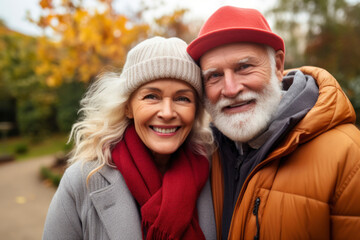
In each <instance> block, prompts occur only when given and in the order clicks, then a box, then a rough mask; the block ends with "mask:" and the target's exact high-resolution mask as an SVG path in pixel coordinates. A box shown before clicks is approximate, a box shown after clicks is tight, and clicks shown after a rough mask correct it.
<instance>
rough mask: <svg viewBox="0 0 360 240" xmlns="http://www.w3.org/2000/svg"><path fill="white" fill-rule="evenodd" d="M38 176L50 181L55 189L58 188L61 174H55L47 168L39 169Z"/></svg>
mask: <svg viewBox="0 0 360 240" xmlns="http://www.w3.org/2000/svg"><path fill="white" fill-rule="evenodd" d="M40 175H41V177H43V178H44V179H47V180H50V182H51V183H52V184H53V185H54V186H55V187H57V186H59V184H60V180H61V177H62V174H59V173H56V172H54V171H52V170H51V169H50V168H48V167H41V169H40Z"/></svg>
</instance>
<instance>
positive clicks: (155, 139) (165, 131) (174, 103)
mask: <svg viewBox="0 0 360 240" xmlns="http://www.w3.org/2000/svg"><path fill="white" fill-rule="evenodd" d="M195 112H196V93H195V90H194V89H193V88H192V87H191V86H190V85H189V84H187V83H186V82H184V81H181V80H176V79H159V80H154V81H151V82H149V83H147V84H144V85H142V86H141V87H140V88H138V89H137V90H136V91H135V92H134V93H133V94H132V96H131V97H130V100H129V104H128V107H127V117H129V118H132V119H134V123H135V129H136V132H137V134H138V135H139V137H140V138H141V140H142V141H143V142H144V144H145V145H146V146H147V147H148V148H149V149H150V150H151V151H152V153H153V155H154V157H155V159H163V160H167V159H169V156H170V154H172V153H173V152H175V151H176V150H177V149H178V148H179V147H180V145H181V144H182V143H183V142H184V141H185V139H186V137H187V136H188V134H189V133H190V131H191V128H192V126H193V123H194V119H195Z"/></svg>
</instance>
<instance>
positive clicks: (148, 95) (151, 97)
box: [144, 94, 158, 100]
mask: <svg viewBox="0 0 360 240" xmlns="http://www.w3.org/2000/svg"><path fill="white" fill-rule="evenodd" d="M144 99H154V100H156V99H158V96H156V95H155V94H147V95H145V97H144Z"/></svg>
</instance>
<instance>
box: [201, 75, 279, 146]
mask: <svg viewBox="0 0 360 240" xmlns="http://www.w3.org/2000/svg"><path fill="white" fill-rule="evenodd" d="M250 99H255V107H254V108H253V109H251V110H249V111H246V112H241V113H235V114H225V113H224V112H223V111H222V109H223V108H224V107H225V106H228V105H231V104H234V103H236V102H239V101H246V100H250ZM280 100H281V82H279V80H278V78H277V76H276V74H275V71H272V75H271V79H270V83H269V84H267V85H266V86H265V88H264V89H263V90H262V91H261V92H260V93H258V92H253V91H251V92H247V93H245V94H244V93H240V94H239V95H238V96H236V98H232V99H229V98H221V99H220V100H219V101H218V102H217V103H215V104H212V103H211V102H210V101H209V99H207V98H206V99H205V108H206V110H207V111H208V112H209V114H210V115H211V117H212V120H213V124H214V125H215V126H216V127H217V128H218V129H219V130H220V131H221V132H222V133H223V134H224V135H225V136H227V137H228V138H230V139H231V140H233V141H238V142H248V141H249V140H251V139H253V138H254V137H256V136H257V135H259V134H260V133H262V132H263V131H264V130H265V129H266V128H267V127H268V125H269V124H270V120H271V118H272V117H273V115H274V114H275V112H276V110H277V107H278V106H279V103H280Z"/></svg>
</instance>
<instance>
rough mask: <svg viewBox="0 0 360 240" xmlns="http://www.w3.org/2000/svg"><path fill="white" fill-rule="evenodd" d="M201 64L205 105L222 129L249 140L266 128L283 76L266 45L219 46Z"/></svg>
mask: <svg viewBox="0 0 360 240" xmlns="http://www.w3.org/2000/svg"><path fill="white" fill-rule="evenodd" d="M200 66H201V69H202V73H203V81H204V87H205V94H206V99H205V106H206V109H207V110H208V111H209V113H210V115H211V116H212V118H213V123H214V124H215V126H216V127H217V128H218V129H219V130H220V131H221V132H223V133H224V134H225V135H226V136H228V137H229V138H230V139H232V140H234V141H240V142H247V141H249V140H251V139H252V138H254V137H255V136H256V135H258V134H259V133H261V132H262V131H263V130H264V129H266V127H267V126H268V124H269V121H270V119H271V117H272V116H273V114H274V113H275V111H276V109H277V106H278V104H279V102H280V99H281V87H280V85H281V84H280V83H281V77H279V76H280V75H279V74H278V75H277V74H276V73H278V71H277V68H276V64H275V58H273V61H271V59H270V58H269V54H268V52H267V50H266V48H265V47H264V46H261V45H256V44H250V43H234V44H228V45H224V46H220V47H217V48H214V49H212V50H210V51H208V52H206V53H205V54H204V55H203V56H202V58H201V59H200Z"/></svg>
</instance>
